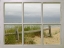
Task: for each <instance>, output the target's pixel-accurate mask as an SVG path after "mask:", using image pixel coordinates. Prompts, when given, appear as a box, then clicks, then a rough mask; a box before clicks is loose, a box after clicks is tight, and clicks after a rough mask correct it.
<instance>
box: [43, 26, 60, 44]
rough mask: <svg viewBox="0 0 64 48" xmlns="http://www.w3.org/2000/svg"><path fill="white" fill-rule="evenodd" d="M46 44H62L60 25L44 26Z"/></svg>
mask: <svg viewBox="0 0 64 48" xmlns="http://www.w3.org/2000/svg"><path fill="white" fill-rule="evenodd" d="M43 28H44V29H43V35H44V44H45V45H46V44H60V25H44V27H43Z"/></svg>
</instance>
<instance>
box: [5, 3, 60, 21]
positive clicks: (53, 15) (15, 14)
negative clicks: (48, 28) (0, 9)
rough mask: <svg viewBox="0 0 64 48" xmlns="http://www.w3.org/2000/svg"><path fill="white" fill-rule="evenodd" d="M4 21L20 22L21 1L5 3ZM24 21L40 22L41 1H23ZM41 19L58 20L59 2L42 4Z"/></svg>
mask: <svg viewBox="0 0 64 48" xmlns="http://www.w3.org/2000/svg"><path fill="white" fill-rule="evenodd" d="M5 16H6V17H5V19H6V20H5V22H21V19H22V18H21V16H22V3H6V4H5ZM24 21H25V22H41V3H24ZM43 21H44V22H59V21H60V4H49V3H48V4H43Z"/></svg>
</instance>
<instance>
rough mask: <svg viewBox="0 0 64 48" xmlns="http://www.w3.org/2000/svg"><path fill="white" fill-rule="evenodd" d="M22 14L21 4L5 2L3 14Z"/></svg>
mask: <svg viewBox="0 0 64 48" xmlns="http://www.w3.org/2000/svg"><path fill="white" fill-rule="evenodd" d="M21 14H22V4H20V3H18V4H15V3H11V4H10V3H6V4H5V15H13V16H14V15H18V16H20V15H21Z"/></svg>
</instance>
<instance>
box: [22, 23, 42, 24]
mask: <svg viewBox="0 0 64 48" xmlns="http://www.w3.org/2000/svg"><path fill="white" fill-rule="evenodd" d="M23 24H42V23H23Z"/></svg>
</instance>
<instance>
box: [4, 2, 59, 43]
mask: <svg viewBox="0 0 64 48" xmlns="http://www.w3.org/2000/svg"><path fill="white" fill-rule="evenodd" d="M12 7H13V8H12ZM42 7H43V8H42V11H43V13H42V14H43V15H41V3H24V16H23V17H22V3H5V16H4V23H6V24H5V25H4V29H5V31H4V32H5V44H41V43H44V44H60V25H58V24H60V3H56V4H55V3H52V4H51V3H43V6H42ZM34 8H35V9H34ZM22 18H23V19H22ZM42 21H43V22H42ZM8 23H9V24H8ZM10 23H11V24H10ZM12 23H14V24H12ZM17 23H18V24H17ZM48 23H49V24H48ZM51 23H52V24H51ZM22 26H23V27H22ZM42 26H43V27H42ZM42 30H43V31H42ZM42 33H43V34H42ZM22 34H23V36H22ZM42 35H43V36H42ZM41 38H42V39H43V40H42V39H41ZM22 40H24V41H22ZM42 41H43V42H42ZM22 42H23V43H22Z"/></svg>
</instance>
